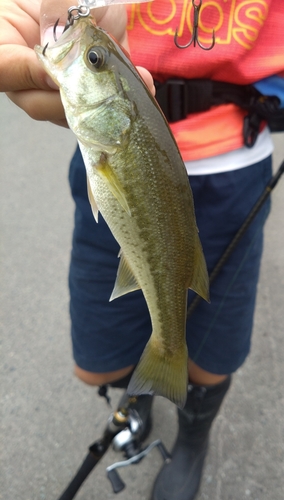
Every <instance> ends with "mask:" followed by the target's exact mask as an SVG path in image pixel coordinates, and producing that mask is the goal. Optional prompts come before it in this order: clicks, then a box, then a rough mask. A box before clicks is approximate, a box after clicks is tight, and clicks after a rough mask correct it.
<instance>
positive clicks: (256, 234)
mask: <svg viewBox="0 0 284 500" xmlns="http://www.w3.org/2000/svg"><path fill="white" fill-rule="evenodd" d="M268 213H269V208H267V209H266V211H265V213H264V217H263V223H264V221H265V219H266V217H267V215H268ZM262 230H263V226H261V227H260V228H259V229H258V230H257V231H256V232H255V234H254V237H253V239H252V241H251V243H250V245H249V247H248V248H247V250H246V252H245V255H244V257H243V259H242V261H241V263H240V265H239V266H238V268H237V270H236V272H235V273H234V275H233V277H232V279H231V281H230V282H229V284H228V286H227V288H226V290H225V293H224V295H223V298H222V301H221V303H220V305H219V307H218V309H217V311H216V314H215V316H214V317H213V319H212V321H211V323H210V325H209V327H208V330H207V331H206V332H205V334H204V336H203V339H202V341H201V344H200V346H199V348H198V350H197V353H196V354H195V356H193V358H192V361H193V362H196V361H197V359H198V357H199V355H200V353H201V351H202V349H203V347H204V345H205V343H206V341H207V339H208V337H209V335H210V333H211V330H212V328H213V326H214V325H215V323H216V321H217V319H218V317H219V315H220V313H221V311H222V309H223V307H224V303H225V301H226V299H227V297H228V294H229V292H230V290H231V288H232V286H233V285H234V283H235V281H236V279H237V277H238V275H239V274H240V272H241V270H242V268H243V266H244V264H245V262H246V260H247V258H248V256H249V253H250V251H251V249H252V247H253V245H254V243H255V241H256V239H257V237H258V236H259V234H260V232H261V231H262Z"/></svg>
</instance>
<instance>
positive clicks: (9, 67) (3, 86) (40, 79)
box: [0, 44, 56, 92]
mask: <svg viewBox="0 0 284 500" xmlns="http://www.w3.org/2000/svg"><path fill="white" fill-rule="evenodd" d="M0 75H1V78H0V92H10V91H15V90H25V89H42V90H48V89H50V88H56V87H55V85H54V84H53V83H52V82H51V79H50V78H49V77H48V76H47V75H46V73H45V71H44V69H43V68H42V66H41V64H40V63H39V61H38V60H37V57H36V54H35V52H34V50H33V49H30V48H28V47H25V46H22V45H12V44H10V45H3V46H1V47H0Z"/></svg>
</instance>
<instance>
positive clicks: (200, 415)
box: [151, 377, 231, 500]
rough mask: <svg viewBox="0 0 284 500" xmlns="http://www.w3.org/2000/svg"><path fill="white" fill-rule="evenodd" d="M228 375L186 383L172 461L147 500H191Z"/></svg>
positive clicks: (159, 475) (226, 388) (197, 485)
mask: <svg viewBox="0 0 284 500" xmlns="http://www.w3.org/2000/svg"><path fill="white" fill-rule="evenodd" d="M230 382H231V377H228V378H227V379H226V380H225V381H224V382H221V384H217V385H214V386H208V387H202V386H189V390H188V397H187V402H186V405H185V407H184V409H183V410H180V409H178V420H179V430H178V437H177V440H176V443H175V445H174V448H173V450H172V460H171V461H170V463H167V464H165V465H164V466H163V467H162V469H161V471H160V472H159V474H158V476H157V478H156V481H155V483H154V487H153V492H152V497H151V500H193V499H194V498H195V495H196V494H197V492H198V488H199V485H200V481H201V476H202V470H203V465H204V460H205V457H206V454H207V451H208V443H209V432H210V428H211V425H212V422H213V420H214V418H215V417H216V415H217V413H218V410H219V408H220V406H221V403H222V401H223V398H224V396H225V394H226V392H227V390H228V389H229V386H230Z"/></svg>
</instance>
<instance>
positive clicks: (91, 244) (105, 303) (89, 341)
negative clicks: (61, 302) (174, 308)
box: [69, 150, 271, 374]
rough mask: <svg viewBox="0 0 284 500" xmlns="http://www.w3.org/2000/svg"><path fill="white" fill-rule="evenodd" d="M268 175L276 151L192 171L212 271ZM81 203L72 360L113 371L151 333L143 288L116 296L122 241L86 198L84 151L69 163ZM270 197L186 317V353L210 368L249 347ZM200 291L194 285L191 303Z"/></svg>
mask: <svg viewBox="0 0 284 500" xmlns="http://www.w3.org/2000/svg"><path fill="white" fill-rule="evenodd" d="M270 177H271V157H269V158H267V159H265V160H263V161H261V162H259V163H257V164H254V165H250V166H248V167H246V168H242V169H239V170H235V171H232V172H226V173H220V174H213V175H201V176H192V177H191V178H190V184H191V187H192V191H193V196H194V202H195V211H196V219H197V224H198V227H199V234H200V239H201V242H202V245H203V249H204V254H205V258H206V262H207V266H208V270H209V273H210V272H211V271H212V269H213V267H214V266H215V264H216V262H217V261H218V260H219V258H220V256H221V255H222V253H223V252H224V250H225V249H226V247H227V246H228V244H229V243H230V242H231V240H232V238H233V237H234V235H235V233H236V232H237V231H238V229H239V228H240V226H241V224H242V222H243V221H244V219H245V218H246V216H247V215H248V213H249V212H250V210H251V208H252V207H253V205H254V204H255V202H256V200H257V199H258V197H259V196H260V194H261V193H262V191H263V190H264V188H265V186H266V184H267V183H268V181H269V179H270ZM69 179H70V185H71V190H72V195H73V198H74V200H75V204H76V211H75V229H74V234H73V248H72V255H71V264H70V275H69V285H70V294H71V302H70V312H71V321H72V343H73V353H74V359H75V362H76V363H77V365H78V366H79V367H81V368H82V369H84V370H88V371H92V372H101V373H104V372H108V371H114V370H119V369H120V368H124V367H126V366H129V365H132V364H136V363H137V362H138V360H139V358H140V355H141V353H142V351H143V349H144V347H145V345H146V343H147V340H148V338H149V336H150V335H151V322H150V317H149V314H148V309H147V306H146V303H145V301H144V297H143V295H142V292H141V291H136V292H132V293H130V294H127V295H125V296H123V297H120V298H118V299H116V300H114V301H112V302H109V298H110V295H111V292H112V289H113V286H114V282H115V278H116V272H117V267H118V252H119V247H118V244H117V242H116V241H115V240H114V238H113V237H112V234H111V232H110V230H109V229H108V227H107V225H106V224H105V222H104V220H103V219H102V217H101V216H99V223H98V224H97V223H96V222H95V220H94V218H93V215H92V212H91V209H90V205H89V201H88V198H87V188H86V173H85V167H84V164H83V160H82V157H81V154H80V152H79V150H77V151H76V153H75V155H74V157H73V159H72V162H71V166H70V176H69ZM269 204H270V202H269V201H267V202H266V203H265V205H264V206H263V208H262V209H261V211H260V212H259V213H258V215H257V216H256V218H255V219H254V221H253V223H252V224H251V225H250V227H249V229H248V230H247V231H246V233H245V235H244V236H243V238H242V239H241V241H240V242H239V244H238V246H237V248H236V249H235V250H234V253H233V254H232V255H231V257H230V258H229V260H228V261H227V262H226V264H225V265H224V266H223V268H222V270H221V272H220V274H219V275H218V277H217V278H216V280H215V281H214V283H213V284H212V286H211V289H210V297H211V303H210V304H207V303H206V302H205V301H203V300H202V301H201V302H200V304H199V306H198V308H197V309H196V310H195V312H194V313H193V315H192V316H191V317H190V318H189V320H188V322H187V344H188V351H189V356H190V358H191V359H192V360H194V361H195V363H197V364H198V365H199V366H200V367H201V368H203V369H204V370H207V371H209V372H211V373H216V374H228V373H232V372H234V371H235V370H237V368H238V367H239V366H240V365H241V364H242V363H243V362H244V360H245V358H246V356H247V355H248V353H249V350H250V339H251V332H252V325H253V313H254V306H255V298H256V288H257V281H258V276H259V267H260V259H261V254H262V240H263V225H264V222H265V219H266V217H267V214H268V212H269ZM194 296H195V294H194V293H193V292H191V291H189V302H191V301H192V299H193V298H194Z"/></svg>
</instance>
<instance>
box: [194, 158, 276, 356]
mask: <svg viewBox="0 0 284 500" xmlns="http://www.w3.org/2000/svg"><path fill="white" fill-rule="evenodd" d="M283 173H284V160H283V161H282V163H281V165H280V167H279V168H278V170H277V171H276V173H275V174H274V175H273V176H272V178H271V179H270V181H269V183H268V184H267V186H266V187H265V189H264V191H263V192H262V193H261V195H260V196H259V198H258V199H257V201H256V203H255V204H254V206H253V207H252V209H251V211H250V212H249V214H248V216H247V217H246V219H245V221H244V222H243V224H242V225H241V227H240V229H239V230H238V232H237V233H236V235H235V237H234V238H233V240H232V241H231V243H230V244H229V246H228V247H227V249H226V250H225V252H224V253H223V255H222V256H221V258H220V259H219V261H218V262H217V264H216V265H215V267H214V268H213V270H212V272H211V274H210V276H209V282H210V284H212V282H213V281H214V280H215V278H216V277H217V276H218V274H219V272H220V270H221V269H222V268H223V266H224V264H225V262H226V261H227V260H228V258H229V257H230V256H231V254H232V252H233V251H234V249H235V248H236V246H237V244H238V242H239V241H240V239H241V238H242V236H243V235H244V234H245V232H246V230H247V229H248V227H249V225H250V224H251V223H252V221H253V219H254V218H255V216H256V215H257V214H258V213H259V212H260V210H261V208H262V207H263V205H264V203H265V202H266V200H267V199H268V198H269V196H270V195H271V192H272V190H273V189H274V188H275V186H276V184H277V183H278V181H279V179H280V177H281V176H282V174H283ZM269 210H270V208H269V207H267V208H266V211H265V212H264V215H263V221H262V222H263V224H262V226H261V227H260V228H259V229H258V230H257V231H256V233H255V234H254V236H253V240H252V241H251V243H250V245H249V247H248V249H247V251H246V253H245V255H244V257H243V259H242V261H241V263H240V265H239V267H238V268H237V270H236V272H235V274H234V275H233V278H232V280H231V282H230V283H229V285H228V287H227V288H226V291H225V294H224V296H223V299H222V302H221V304H220V305H219V307H218V309H217V311H216V314H215V316H214V317H213V319H212V321H211V323H210V325H209V328H208V330H207V332H206V333H205V335H204V337H203V339H202V342H201V344H200V347H199V349H198V351H197V353H196V354H195V356H194V357H193V361H196V359H197V358H198V356H199V355H200V352H201V351H202V349H203V347H204V344H205V342H206V340H207V339H208V336H209V334H210V332H211V330H212V328H213V326H214V324H215V323H216V320H217V318H218V316H219V314H220V312H221V310H222V308H223V306H224V302H225V300H226V298H227V296H228V294H229V292H230V290H231V288H232V286H233V284H234V282H235V280H236V278H237V276H238V275H239V273H240V271H241V269H242V267H243V265H244V263H245V261H246V259H247V257H248V255H249V252H250V250H251V248H252V246H253V244H254V242H255V240H256V238H257V237H258V235H259V233H260V231H262V230H263V225H264V222H265V219H266V217H267V215H268V213H269ZM200 300H201V298H200V296H196V297H195V299H194V300H193V301H192V303H191V304H190V306H189V308H188V317H189V316H191V315H192V313H193V312H194V311H195V309H196V307H197V306H198V304H199V302H200Z"/></svg>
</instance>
